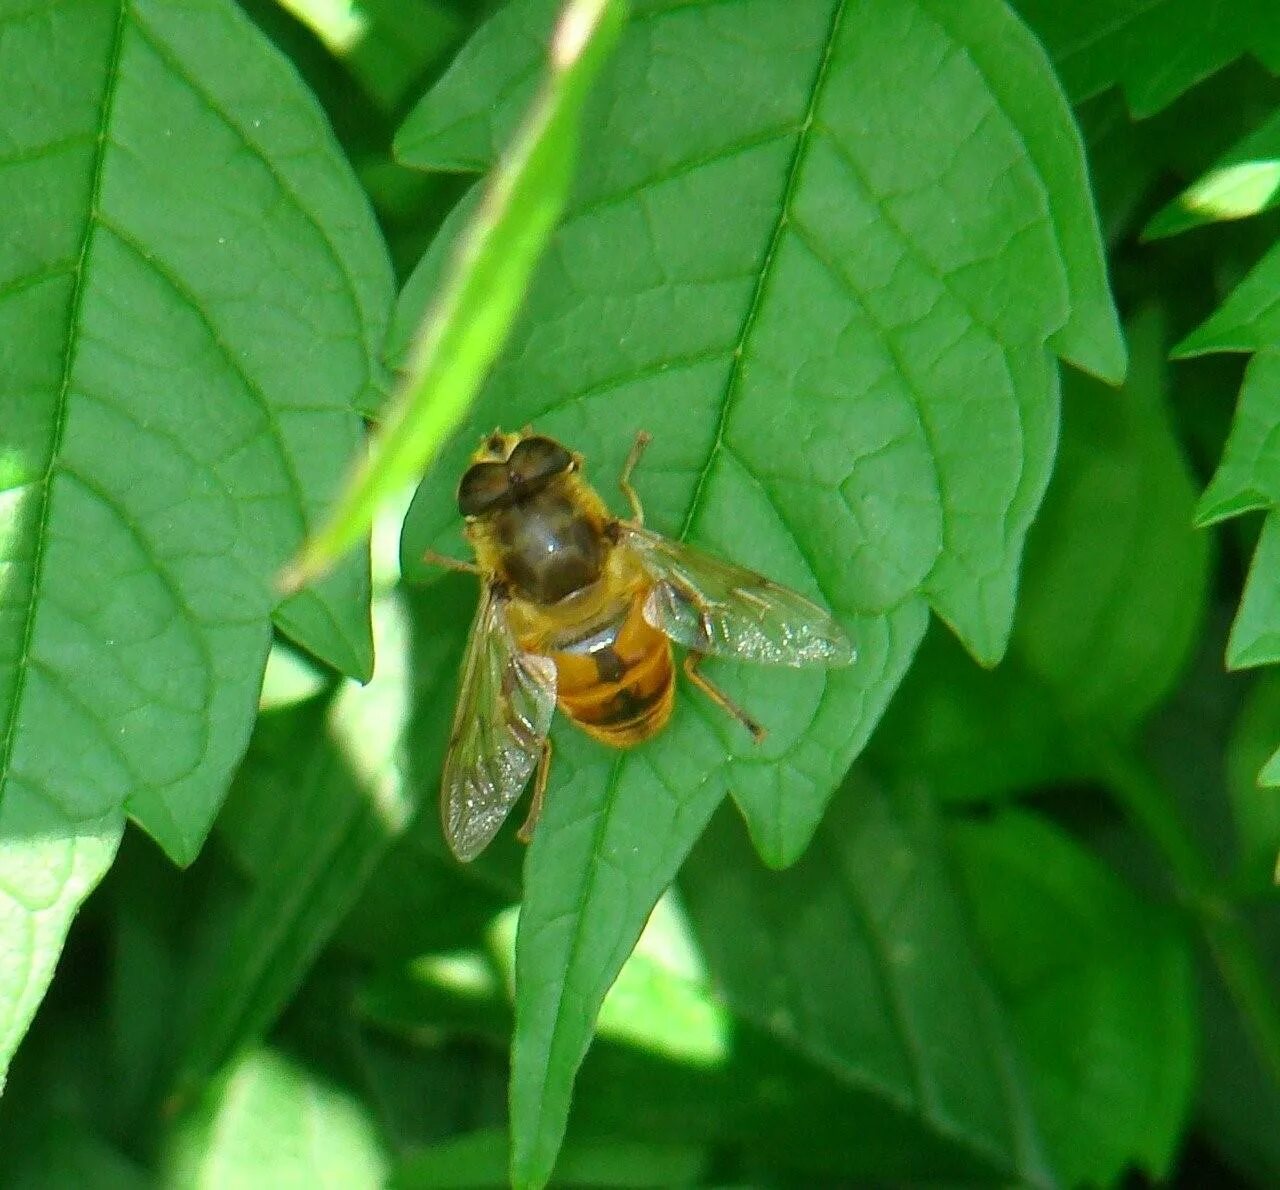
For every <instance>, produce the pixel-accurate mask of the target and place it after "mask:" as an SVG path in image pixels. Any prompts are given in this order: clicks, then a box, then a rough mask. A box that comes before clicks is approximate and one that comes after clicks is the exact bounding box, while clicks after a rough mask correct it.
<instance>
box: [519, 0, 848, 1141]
mask: <svg viewBox="0 0 1280 1190" xmlns="http://www.w3.org/2000/svg"><path fill="white" fill-rule="evenodd" d="M846 2H847V0H837V4H836V7H835V11H834V12H833V14H832V17H831V23H830V26H829V28H828V31H827V40H826V45H825V46H824V48H823V53H822V58H821V60H820V62H819V64H818V69H817V71H816V73H815V76H814V80H813V85H812V87H811V88H810V93H809V103H808V107H807V109H806V112H805V117H804V120H803V122H802V123H801V125H800V128H799V131H798V135H797V137H796V147H795V151H794V152H793V154H792V158H791V163H790V166H789V167H788V171H787V180H786V184H785V185H784V187H783V192H782V197H781V201H780V203H779V207H778V218H777V220H776V221H775V223H774V227H773V231H772V234H771V235H770V238H769V244H768V247H767V248H766V250H765V255H764V259H763V261H762V262H761V265H760V273H759V276H758V278H757V280H756V285H755V288H754V290H753V292H752V295H751V301H750V304H749V305H748V308H747V313H746V315H745V317H744V319H743V324H742V330H741V332H740V334H739V336H738V341H737V343H736V344H735V346H734V348H733V364H732V366H731V368H730V371H729V377H728V380H727V381H726V383H725V390H724V394H723V396H722V397H721V401H720V410H719V415H718V419H717V425H716V436H715V440H714V441H713V443H712V446H711V449H710V451H709V452H708V455H707V462H706V464H705V465H704V466H703V468H702V471H701V472H700V473H699V475H698V479H697V481H696V483H695V485H694V490H693V494H692V496H691V497H690V502H689V510H688V512H687V513H686V515H685V518H684V522H683V524H682V525H681V528H680V530H679V534H678V536H679V538H680V539H681V540H684V539H685V538H686V537H687V536H688V534H689V532H690V530H691V529H692V528H693V527H694V524H695V523H696V518H697V515H698V513H699V512H700V510H701V507H702V495H703V491H704V489H705V487H706V484H707V481H708V479H709V477H710V474H711V470H712V467H713V466H714V464H715V460H716V458H717V457H718V455H719V454H720V451H721V448H722V445H723V440H724V432H725V429H726V426H727V424H728V418H729V413H730V409H731V407H732V405H733V402H734V399H735V398H736V396H737V395H738V391H739V389H740V388H741V383H742V359H743V354H744V347H745V344H746V342H747V340H748V338H749V337H750V335H751V331H752V328H753V327H754V325H755V321H756V318H757V316H758V314H759V310H760V306H761V304H762V301H763V298H764V294H765V289H766V286H767V284H768V280H769V277H770V276H771V272H772V264H773V259H774V255H775V253H776V251H777V248H778V245H779V243H780V241H781V238H782V233H783V230H784V229H785V227H786V226H787V222H788V217H789V212H790V208H791V201H792V197H793V195H794V192H795V188H796V184H797V181H798V178H799V174H800V169H801V167H802V166H803V164H804V160H805V152H806V149H807V147H808V144H809V133H810V131H811V129H812V127H813V123H814V112H815V110H816V108H817V104H818V99H819V96H820V94H821V91H822V86H823V82H824V81H825V79H826V75H827V70H828V68H829V65H830V62H831V57H832V53H833V51H834V48H835V44H836V40H837V38H838V36H839V33H840V25H841V21H842V20H843V18H844V12H845V5H846ZM621 768H622V758H621V757H620V758H619V759H618V761H616V762H615V763H614V766H613V771H612V772H611V773H610V776H609V779H608V781H607V782H606V787H607V789H608V793H607V795H606V802H605V805H604V806H603V807H602V809H601V813H600V820H599V822H598V823H597V826H596V830H595V839H594V842H593V846H592V848H591V852H590V855H591V861H590V864H589V867H588V871H587V872H586V874H585V879H584V881H583V892H584V900H585V898H586V897H588V896H589V894H590V890H591V887H592V885H593V884H594V882H595V878H596V871H597V868H598V865H599V844H600V842H601V841H602V840H603V837H604V834H605V831H606V829H607V825H608V820H609V816H610V814H611V812H612V809H613V805H614V800H615V794H616V792H617V786H618V782H619V780H620V774H621ZM582 922H583V918H582V915H581V914H580V913H579V914H578V916H577V921H576V923H575V928H574V931H573V937H572V939H571V941H570V945H569V959H568V962H567V964H566V968H565V969H566V971H569V970H572V969H573V967H574V965H575V961H576V958H577V955H578V952H579V950H580V949H581V946H582V940H583V930H582ZM567 985H568V981H567V979H562V980H561V981H560V986H559V991H558V993H557V1001H556V1008H555V1012H554V1014H553V1016H552V1021H553V1026H552V1034H551V1037H550V1039H549V1041H548V1045H547V1047H546V1051H547V1061H546V1062H545V1063H544V1065H543V1069H542V1079H541V1085H542V1090H541V1094H540V1096H539V1111H538V1116H537V1127H538V1131H539V1132H541V1131H542V1123H543V1121H544V1120H545V1119H546V1101H547V1090H548V1088H549V1086H550V1083H551V1075H552V1061H551V1057H552V1051H553V1049H554V1048H555V1042H556V1038H557V1037H560V1036H562V1033H561V1027H562V1023H563V1016H564V997H565V990H566V987H567ZM529 1139H530V1142H531V1149H530V1151H529V1152H528V1155H527V1156H526V1161H530V1162H534V1163H536V1157H535V1154H536V1152H537V1149H538V1148H539V1147H541V1144H542V1143H543V1141H542V1138H541V1137H540V1136H538V1135H536V1134H535V1135H534V1136H531V1137H530V1138H529Z"/></svg>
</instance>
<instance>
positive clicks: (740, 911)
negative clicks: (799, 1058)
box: [682, 778, 1048, 1185]
mask: <svg viewBox="0 0 1280 1190" xmlns="http://www.w3.org/2000/svg"><path fill="white" fill-rule="evenodd" d="M682 887H683V888H684V890H685V893H686V898H687V902H688V906H689V912H690V917H691V920H692V922H693V925H694V929H695V931H696V933H697V935H698V937H699V939H700V941H701V943H702V946H703V950H704V953H705V955H706V959H707V963H708V965H709V967H710V969H711V973H712V976H713V978H714V980H715V982H716V983H717V984H718V986H719V987H721V988H722V989H723V994H724V996H725V997H726V999H727V1000H728V1002H729V1005H730V1007H731V1008H733V1010H734V1011H735V1012H736V1013H737V1014H739V1015H740V1016H741V1017H743V1018H744V1019H746V1020H747V1021H750V1022H752V1023H754V1024H755V1025H757V1026H759V1027H761V1028H763V1029H765V1030H766V1031H767V1032H768V1033H769V1034H770V1035H772V1036H773V1037H774V1038H775V1039H776V1040H777V1041H778V1042H779V1043H780V1044H781V1045H782V1046H783V1047H784V1048H786V1049H788V1050H791V1051H793V1052H796V1053H798V1054H801V1055H803V1056H804V1057H805V1058H807V1059H808V1060H810V1061H811V1062H814V1063H816V1064H817V1065H819V1066H820V1067H822V1068H823V1069H825V1070H828V1071H830V1072H831V1073H832V1074H834V1075H835V1076H836V1077H837V1078H838V1079H839V1080H840V1081H841V1082H842V1083H844V1084H846V1085H847V1086H848V1087H849V1088H851V1090H852V1092H853V1094H852V1095H851V1097H850V1105H849V1107H848V1108H847V1109H846V1113H845V1114H846V1122H845V1132H844V1136H843V1137H842V1138H833V1140H834V1141H835V1142H836V1143H842V1144H843V1145H844V1146H845V1147H846V1148H848V1149H851V1150H853V1151H854V1157H853V1159H854V1160H855V1161H857V1163H858V1168H859V1170H860V1172H861V1177H862V1178H863V1179H865V1180H866V1181H867V1182H869V1183H871V1184H886V1183H899V1182H901V1183H906V1184H918V1183H922V1182H925V1181H932V1180H941V1181H948V1180H955V1181H968V1180H972V1181H974V1182H977V1181H979V1180H996V1181H1004V1182H1016V1183H1017V1184H1018V1185H1036V1184H1041V1183H1043V1182H1045V1181H1047V1180H1048V1179H1047V1175H1046V1172H1045V1170H1044V1169H1043V1168H1042V1167H1041V1166H1040V1165H1039V1159H1038V1155H1037V1148H1036V1144H1037V1142H1036V1140H1035V1136H1034V1131H1033V1126H1032V1123H1031V1116H1030V1113H1029V1104H1028V1101H1027V1100H1026V1097H1025V1091H1024V1089H1023V1087H1022V1085H1021V1081H1020V1077H1019V1075H1018V1074H1017V1073H1016V1071H1015V1068H1016V1065H1017V1062H1016V1060H1015V1059H1014V1057H1013V1051H1012V1049H1011V1046H1010V1041H1009V1039H1008V1037H1007V1036H1006V1033H1005V1029H1004V1026H1003V1024H1002V1022H1001V1021H1000V1020H999V1017H998V1014H997V1013H996V1012H995V1011H994V1003H993V1000H992V997H991V992H990V989H989V988H988V986H987V984H986V982H985V980H984V978H983V976H982V975H981V974H980V972H979V970H978V968H977V966H976V964H975V957H974V953H973V951H972V949H971V947H970V946H969V944H968V943H967V941H966V937H965V926H964V923H963V920H962V918H961V917H960V914H959V913H958V911H957V908H956V895H955V889H954V888H953V887H952V884H951V881H950V880H949V879H948V876H947V873H946V867H945V863H944V861H943V857H942V855H941V853H940V840H939V838H938V837H937V825H936V822H935V821H934V820H933V818H932V816H931V812H930V810H929V807H928V806H927V804H925V803H924V802H922V801H921V800H920V799H918V798H914V797H907V796H904V795H893V796H890V795H888V794H886V793H885V792H884V791H883V790H881V789H880V788H878V787H877V786H876V785H874V784H872V783H870V782H868V781H865V780H861V779H856V778H855V779H851V780H850V781H849V782H848V784H847V786H846V788H845V789H844V790H843V791H842V794H841V796H840V798H839V799H838V800H837V802H836V803H835V804H834V805H833V807H832V809H831V811H830V813H829V814H828V816H827V818H826V820H825V821H824V823H823V825H822V826H821V827H820V828H819V830H818V833H817V835H816V836H815V838H814V842H813V845H812V846H811V847H810V849H809V852H808V854H807V855H806V856H805V858H804V859H803V860H802V861H801V862H800V863H798V864H797V865H796V866H795V867H794V868H792V869H791V870H790V871H787V872H785V873H782V874H781V875H775V874H771V873H768V872H766V871H764V870H762V869H761V868H760V867H759V866H758V865H756V864H754V863H753V862H752V860H751V856H750V854H749V851H748V848H747V847H746V846H745V840H743V839H742V835H741V831H740V828H738V826H737V824H735V823H733V822H732V821H731V820H729V819H728V817H727V816H725V815H721V816H720V817H719V818H718V819H717V820H716V823H715V825H714V826H713V829H712V830H711V831H709V832H708V834H707V836H706V838H705V839H704V841H703V842H702V843H701V844H700V845H699V847H698V848H697V849H696V850H695V851H694V853H693V855H692V856H691V857H690V860H689V863H688V864H687V865H686V868H685V872H684V875H683V877H682ZM962 1169H963V1170H966V1172H967V1176H966V1175H964V1174H961V1173H960V1172H959V1171H960V1170H962Z"/></svg>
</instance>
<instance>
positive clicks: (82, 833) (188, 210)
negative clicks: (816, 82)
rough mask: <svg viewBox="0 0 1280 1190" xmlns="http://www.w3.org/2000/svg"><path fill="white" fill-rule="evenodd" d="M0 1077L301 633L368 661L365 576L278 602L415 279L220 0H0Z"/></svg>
mask: <svg viewBox="0 0 1280 1190" xmlns="http://www.w3.org/2000/svg"><path fill="white" fill-rule="evenodd" d="M0 76H2V77H3V78H4V79H5V80H6V83H5V85H6V88H7V91H8V93H10V94H11V95H15V96H16V95H21V96H23V100H22V101H21V102H11V103H6V104H5V105H4V108H3V111H2V112H0V197H2V199H3V207H4V210H5V212H6V216H5V218H6V229H7V234H6V235H5V237H4V240H3V248H2V250H0V343H2V344H3V346H2V347H0V359H2V361H3V368H0V374H3V376H4V385H5V397H4V402H3V403H4V407H5V410H6V412H5V416H4V433H3V435H2V438H3V441H2V442H0V477H2V478H0V489H3V491H2V493H0V542H2V543H3V558H4V565H3V568H2V569H0V608H2V609H3V610H2V613H0V655H2V656H3V658H4V661H3V666H4V669H5V672H6V674H7V677H6V679H5V690H4V693H3V695H0V723H2V726H0V739H2V740H3V743H2V744H0V807H2V808H0V1064H3V1062H4V1061H5V1060H7V1057H8V1055H9V1053H10V1052H11V1051H12V1048H13V1045H14V1043H15V1042H16V1040H17V1038H18V1036H19V1035H20V1034H21V1032H22V1030H23V1028H24V1027H25V1024H26V1021H27V1019H28V1017H29V1016H30V1013H31V1011H32V1009H33V1008H34V1006H35V1003H36V1002H37V1001H38V999H39V997H40V995H41V994H42V991H43V988H44V985H45V983H46V982H47V979H48V976H49V972H50V970H51V968H52V964H53V961H54V959H55V958H56V956H57V953H58V950H59V947H60V945H61V939H62V935H63V933H64V931H65V929H66V925H67V922H68V920H69V919H70V917H71V915H72V913H73V912H74V910H75V908H76V906H77V904H78V903H79V901H80V900H81V898H83V896H84V895H85V894H86V892H87V891H88V890H89V889H90V888H91V887H92V886H93V885H94V883H96V881H97V880H98V878H99V877H100V876H101V874H102V872H103V870H104V869H105V868H106V866H107V865H108V864H109V862H110V860H111V856H112V854H113V852H114V848H115V845H116V841H117V840H118V837H119V832H120V829H121V827H122V824H123V820H124V817H125V815H126V813H127V814H128V815H130V816H132V817H133V818H134V819H136V820H137V821H138V822H139V823H140V824H141V825H142V826H143V827H145V829H146V830H147V831H148V832H149V833H151V834H152V835H153V836H154V837H155V838H156V839H157V840H158V841H159V842H160V843H161V845H162V846H163V847H164V848H165V849H166V850H167V851H168V852H169V854H170V855H172V856H173V857H174V858H175V859H178V860H180V861H182V862H189V861H190V860H191V858H192V857H193V856H194V855H195V853H196V851H197V849H198V848H199V846H200V843H201V840H202V839H203V838H204V836H205V833H206V832H207V830H208V828H209V824H210V822H211V820H212V817H213V814H214V812H215V811H216V809H217V806H218V804H219V802H220V801H221V798H222V795H223V793H224V791H225V788H226V785H227V782H228V780H229V777H230V773H231V770H232V768H233V766H234V765H235V764H236V762H237V761H238V759H239V757H240V755H241V753H242V752H243V750H244V747H245V744H246V743H247V740H248V735H249V730H250V726H251V724H252V721H253V715H254V712H255V709H256V705H257V694H258V685H259V682H260V680H261V676H262V667H263V662H264V660H265V657H266V652H267V646H268V642H269V639H270V634H271V616H272V612H273V609H274V610H275V613H276V621H277V623H278V624H279V625H280V626H281V627H282V628H283V629H284V630H285V631H286V632H288V633H289V634H290V635H292V636H293V637H295V639H297V640H298V641H299V642H300V643H302V644H303V645H305V646H306V647H307V648H308V649H310V650H311V651H313V652H315V653H317V654H318V655H319V656H321V657H322V658H324V659H325V660H326V661H328V662H330V663H331V664H333V665H335V666H337V667H339V668H341V669H343V670H345V671H346V672H348V673H352V674H357V675H364V674H366V673H367V671H368V669H369V666H370V664H371V661H372V656H371V642H370V639H369V630H368V619H367V617H368V575H367V563H366V562H364V561H362V560H360V559H358V558H357V559H353V560H352V562H351V563H350V564H349V565H348V566H346V567H344V568H343V569H342V570H341V571H339V572H338V573H337V574H336V575H335V576H334V578H333V579H332V580H330V582H328V583H326V584H325V585H324V586H323V587H318V588H316V589H315V590H313V591H311V592H308V593H307V594H306V595H304V596H302V597H299V598H297V599H294V600H290V601H288V602H286V603H285V604H283V605H281V606H279V607H277V606H276V605H277V603H278V596H277V594H276V592H275V591H274V589H273V586H272V578H273V574H274V572H275V571H276V569H277V568H278V567H279V565H280V563H281V562H282V561H283V559H285V558H286V557H287V556H288V554H289V553H290V552H291V551H292V550H293V549H295V548H296V546H297V544H298V542H299V540H300V538H301V536H302V534H303V531H304V529H305V528H306V527H307V526H308V525H309V524H311V523H312V522H313V521H316V520H317V519H318V517H319V514H320V513H321V512H322V511H323V510H324V508H325V507H326V505H327V504H328V502H329V500H330V498H331V496H332V493H333V490H334V485H335V477H336V476H337V475H338V474H339V473H340V472H341V470H342V468H343V467H345V465H346V461H347V459H348V458H349V456H350V454H351V452H352V450H353V449H354V447H355V445H356V443H357V441H358V439H359V434H360V424H359V420H358V418H357V417H356V416H355V414H354V413H353V412H352V408H353V405H354V404H355V403H356V402H357V401H359V400H360V399H361V397H362V394H363V393H364V392H365V390H366V389H367V388H369V387H370V386H371V385H372V384H374V383H375V382H376V370H377V364H376V359H377V354H376V353H377V350H378V348H379V346H380V339H381V336H382V333H383V328H384V325H385V322H386V316H387V307H388V304H389V289H390V278H389V270H388V268H387V264H386V260H385V253H384V251H383V249H382V247H381V241H380V239H379V237H378V235H377V231H376V229H375V227H374V225H373V222H372V219H371V218H370V215H369V211H368V208H367V204H366V202H365V200H364V198H363V197H362V195H361V193H360V191H359V189H358V187H357V186H356V184H355V181H354V179H353V177H352V175H351V173H350V170H349V168H348V167H347V165H346V163H345V161H344V159H343V158H342V157H341V155H340V153H339V152H338V150H337V148H336V146H335V144H334V143H333V140H332V136H331V134H330V132H329V130H328V128H327V126H326V124H325V122H324V120H323V118H322V117H321V115H320V113H319V110H318V108H317V105H316V104H315V101H314V100H313V99H312V98H311V97H310V95H309V94H308V93H307V92H306V91H305V90H304V89H303V88H302V87H301V85H300V84H299V82H298V79H297V76H296V74H295V73H294V72H293V71H292V69H291V68H290V67H289V66H288V65H287V64H286V63H285V62H284V61H283V60H282V59H281V58H280V57H279V55H278V54H277V53H276V52H275V51H274V50H272V49H271V48H270V47H269V46H268V45H267V44H266V43H265V42H264V41H263V40H262V38H261V37H260V36H259V35H258V34H257V32H256V31H255V30H254V29H253V27H252V26H251V25H250V24H249V23H248V22H247V21H246V20H245V18H244V17H243V15H241V13H240V11H239V9H238V8H237V7H236V6H235V5H233V4H230V3H226V2H224V0H209V2H207V3H203V4H201V5H199V6H196V7H192V6H190V5H188V4H184V3H178V2H176V0H138V2H136V3H125V2H124V0H75V2H74V3H54V2H53V0H46V2H38V3H34V4H12V3H10V4H4V5H0Z"/></svg>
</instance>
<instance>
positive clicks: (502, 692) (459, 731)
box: [440, 588, 556, 861]
mask: <svg viewBox="0 0 1280 1190" xmlns="http://www.w3.org/2000/svg"><path fill="white" fill-rule="evenodd" d="M555 705H556V668H555V664H554V663H553V662H552V661H551V660H550V658H547V657H539V656H536V655H535V654H533V653H523V652H521V651H520V648H519V646H518V645H517V644H516V641H515V638H514V637H513V636H512V634H511V629H510V628H509V627H508V626H507V618H506V615H505V613H504V610H503V605H502V602H501V601H500V600H498V599H495V598H494V596H493V593H492V592H491V591H490V590H489V589H487V588H486V590H485V593H484V594H483V595H482V596H481V599H480V607H479V609H478V610H477V611H476V618H475V621H474V622H473V623H472V625H471V636H470V638H469V639H468V641H467V653H466V657H465V658H464V660H463V664H462V687H461V689H460V691H459V693H458V709H457V710H456V711H455V712H454V716H453V731H452V733H451V734H450V736H449V750H448V753H447V754H446V756H445V759H444V780H443V784H442V787H441V795H440V818H441V822H442V823H443V825H444V837H445V839H446V840H447V842H448V844H449V846H450V847H451V848H452V849H453V853H454V854H455V855H456V856H457V857H458V858H459V859H460V860H464V861H465V860H471V859H475V857H476V856H477V855H479V854H480V852H481V851H483V850H484V849H485V847H486V846H488V844H489V841H490V840H491V839H492V838H493V836H494V835H496V834H497V833H498V828H499V827H500V826H501V825H502V823H503V820H504V819H505V818H506V816H507V815H508V814H509V813H510V812H511V807H512V806H513V805H514V804H515V802H516V799H517V798H518V797H519V796H520V794H521V792H522V791H523V790H524V787H525V785H527V784H528V782H529V777H530V775H531V774H532V772H533V770H534V766H535V765H536V764H537V763H538V757H539V755H540V754H541V752H542V746H543V743H544V742H545V741H546V738H547V732H548V731H549V730H550V729H551V715H552V712H553V711H554V710H555Z"/></svg>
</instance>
